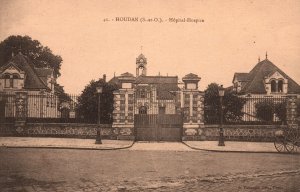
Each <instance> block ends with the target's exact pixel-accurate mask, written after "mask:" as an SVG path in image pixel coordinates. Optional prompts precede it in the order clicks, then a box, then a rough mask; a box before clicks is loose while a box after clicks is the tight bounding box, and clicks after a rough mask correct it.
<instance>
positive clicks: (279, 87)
mask: <svg viewBox="0 0 300 192" xmlns="http://www.w3.org/2000/svg"><path fill="white" fill-rule="evenodd" d="M282 92H283V80H281V79H280V80H275V79H273V80H271V93H282Z"/></svg>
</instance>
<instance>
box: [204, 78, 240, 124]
mask: <svg viewBox="0 0 300 192" xmlns="http://www.w3.org/2000/svg"><path fill="white" fill-rule="evenodd" d="M218 90H219V85H218V84H216V83H211V84H209V85H208V87H207V89H206V90H205V95H204V107H205V109H204V118H205V121H206V122H207V123H218V122H219V119H220V97H219V91H218ZM244 104H245V101H244V100H243V99H241V98H239V97H238V96H237V95H236V94H234V93H233V92H232V91H230V90H225V94H224V98H223V110H224V111H223V119H224V121H225V122H237V121H240V120H241V118H242V116H243V113H242V109H243V106H244Z"/></svg>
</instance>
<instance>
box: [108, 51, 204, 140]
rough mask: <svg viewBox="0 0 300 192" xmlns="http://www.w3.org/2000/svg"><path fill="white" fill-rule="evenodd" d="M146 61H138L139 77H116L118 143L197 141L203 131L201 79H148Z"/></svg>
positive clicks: (115, 117) (194, 75)
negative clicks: (133, 141)
mask: <svg viewBox="0 0 300 192" xmlns="http://www.w3.org/2000/svg"><path fill="white" fill-rule="evenodd" d="M147 65H148V61H147V58H146V57H145V56H144V55H143V54H140V55H139V56H138V57H137V58H136V75H135V76H134V75H133V74H130V73H128V72H126V73H123V74H121V75H120V76H118V77H114V78H113V79H112V80H110V83H115V84H117V85H118V87H119V89H118V90H117V91H115V92H114V111H113V128H114V131H115V134H116V135H118V139H136V140H147V141H180V140H182V139H197V137H200V136H199V135H200V134H201V128H202V127H203V113H204V112H203V93H202V92H201V91H199V89H198V84H199V81H200V77H198V75H196V74H193V73H190V74H188V75H186V76H184V77H183V78H182V83H179V79H178V77H177V76H161V75H158V76H149V75H148V74H147ZM198 139H199V138H198Z"/></svg>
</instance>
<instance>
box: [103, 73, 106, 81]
mask: <svg viewBox="0 0 300 192" xmlns="http://www.w3.org/2000/svg"><path fill="white" fill-rule="evenodd" d="M103 80H104V82H106V75H105V74H103Z"/></svg>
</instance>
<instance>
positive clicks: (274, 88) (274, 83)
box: [271, 80, 277, 93]
mask: <svg viewBox="0 0 300 192" xmlns="http://www.w3.org/2000/svg"><path fill="white" fill-rule="evenodd" d="M276 86H277V83H276V81H275V80H272V81H271V92H272V93H274V92H277V91H276Z"/></svg>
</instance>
